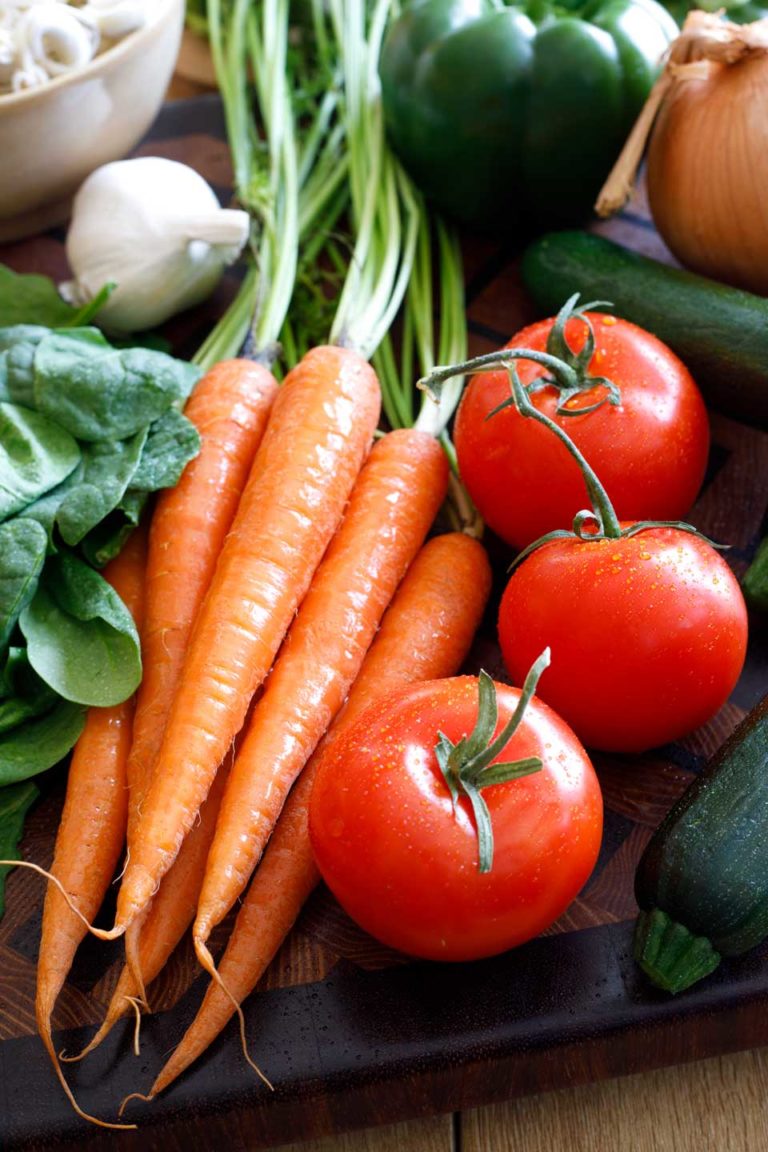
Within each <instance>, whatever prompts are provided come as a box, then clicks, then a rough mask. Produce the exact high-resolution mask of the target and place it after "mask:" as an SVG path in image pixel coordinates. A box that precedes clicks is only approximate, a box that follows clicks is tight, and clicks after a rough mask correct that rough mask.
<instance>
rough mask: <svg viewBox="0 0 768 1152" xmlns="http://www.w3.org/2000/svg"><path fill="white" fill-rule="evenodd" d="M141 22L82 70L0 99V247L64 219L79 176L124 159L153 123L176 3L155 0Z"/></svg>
mask: <svg viewBox="0 0 768 1152" xmlns="http://www.w3.org/2000/svg"><path fill="white" fill-rule="evenodd" d="M152 7H153V9H154V10H153V12H152V15H151V16H150V19H149V23H148V24H147V25H145V27H143V28H140V29H139V30H138V31H137V32H134V33H132V34H130V35H129V36H126V37H125V39H124V40H120V41H118V43H117V44H115V45H114V46H113V47H111V48H109V49H107V50H106V51H105V52H104V53H102V55H100V56H96V57H95V58H94V59H93V60H92V61H91V62H90V64H88V66H87V67H85V68H83V69H80V70H79V71H77V72H73V73H69V74H66V75H63V76H58V77H56V78H55V79H53V80H51V81H49V82H48V83H47V84H43V85H41V86H40V87H39V88H33V89H29V90H27V91H25V92H18V93H10V94H7V95H0V242H3V241H7V240H15V239H19V238H21V237H22V236H29V235H31V234H32V233H33V232H37V231H40V230H41V229H43V228H46V227H50V226H52V225H53V224H55V223H60V222H61V221H62V220H64V219H66V216H67V213H68V208H69V203H70V200H71V197H72V196H73V194H74V193H75V191H76V190H77V188H78V187H79V185H80V184H81V183H82V181H83V180H84V179H85V177H86V176H87V175H88V174H89V173H90V172H92V171H93V170H94V168H98V167H99V166H100V165H101V164H106V163H107V161H109V160H117V159H119V158H120V157H122V156H125V155H126V154H127V153H128V152H130V151H131V149H132V148H133V147H134V145H135V144H137V143H138V141H139V140H140V139H141V137H142V136H143V135H144V133H145V132H146V130H147V129H148V128H149V126H150V124H151V123H152V121H153V120H154V119H155V117H156V115H157V113H158V111H159V109H160V105H161V104H162V101H163V97H164V95H165V92H166V89H167V87H168V84H169V82H170V79H171V76H172V74H173V69H174V65H175V62H176V57H177V54H178V50H179V42H180V40H181V33H182V28H183V24H184V0H156V4H155V5H154V6H152Z"/></svg>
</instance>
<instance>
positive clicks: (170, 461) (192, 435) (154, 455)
mask: <svg viewBox="0 0 768 1152" xmlns="http://www.w3.org/2000/svg"><path fill="white" fill-rule="evenodd" d="M199 451H200V435H199V433H198V431H197V428H195V426H194V424H193V423H192V421H191V420H188V419H187V417H186V416H182V414H181V412H178V411H177V410H176V409H175V408H171V409H170V410H169V411H168V412H166V413H165V415H164V416H161V417H160V419H159V420H155V422H154V424H152V425H151V427H150V429H149V435H148V436H147V442H146V444H145V445H144V451H143V452H142V454H141V459H140V461H139V465H138V467H137V469H136V471H135V472H134V474H133V476H132V477H131V488H132V489H139V490H140V491H143V492H155V491H156V490H157V489H158V488H173V487H174V485H176V484H178V482H179V478H180V477H181V474H182V472H183V471H184V469H185V467H186V466H187V464H188V463H189V461H190V460H193V459H194V457H195V456H197V454H198V452H199Z"/></svg>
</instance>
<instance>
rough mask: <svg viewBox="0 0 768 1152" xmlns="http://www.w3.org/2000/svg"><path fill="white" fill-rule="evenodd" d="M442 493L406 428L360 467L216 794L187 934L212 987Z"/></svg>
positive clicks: (429, 452) (441, 461)
mask: <svg viewBox="0 0 768 1152" xmlns="http://www.w3.org/2000/svg"><path fill="white" fill-rule="evenodd" d="M447 489H448V464H447V461H446V458H445V453H444V452H443V449H442V448H441V447H440V444H439V443H438V441H437V440H435V439H434V438H433V437H432V436H430V435H429V434H428V433H426V432H420V431H416V430H415V429H413V428H406V429H400V430H398V431H396V432H390V433H389V434H388V435H386V436H384V437H383V438H382V439H381V440H379V441H378V442H377V443H376V444H375V445H374V447H373V449H372V451H371V454H370V456H369V457H368V460H367V461H366V463H365V464H364V466H363V469H362V471H361V473H360V475H359V477H358V479H357V482H356V484H355V487H354V489H353V491H352V496H351V498H350V501H349V506H348V508H347V512H346V514H345V516H344V519H343V521H342V523H341V526H340V527H339V529H338V531H337V533H336V535H335V536H334V538H333V540H332V541H331V544H330V546H329V548H328V551H327V552H326V554H325V557H324V558H323V561H322V563H321V564H320V567H319V568H318V569H317V572H316V573H315V576H314V578H313V580H312V583H311V585H310V588H309V591H308V592H307V595H306V596H305V598H304V601H303V602H302V605H301V607H300V609H299V612H298V615H297V616H296V619H295V620H294V622H293V624H292V625H291V628H290V631H289V632H288V635H287V637H286V639H285V642H284V644H283V647H282V648H281V650H280V653H279V655H278V658H277V661H276V663H275V665H274V668H273V669H272V671H271V673H270V675H269V678H268V679H267V681H266V684H265V688H264V694H263V695H262V697H261V699H260V700H259V702H258V704H257V705H256V708H255V709H254V711H253V714H252V717H251V720H250V722H249V725H248V728H247V731H246V733H245V736H244V739H243V743H242V746H241V747H240V749H239V751H238V754H237V756H236V758H235V763H234V767H233V769H232V773H231V775H230V778H229V782H228V784H227V788H226V791H225V793H224V800H223V802H222V806H221V812H220V814H219V819H218V823H217V826H216V835H215V837H214V840H213V844H212V845H211V850H210V854H209V857H208V864H207V866H206V870H205V880H204V882H203V889H202V892H201V894H200V902H199V905H198V910H197V917H196V919H195V925H194V930H193V935H194V941H195V949H196V952H197V956H198V959H199V960H200V963H201V964H202V965H203V967H204V968H205V969H206V970H207V971H208V972H210V973H211V975H215V968H214V965H213V960H212V958H211V955H210V953H209V951H208V949H207V947H206V941H207V940H208V937H209V936H210V933H211V931H212V930H213V928H215V926H216V925H217V924H219V923H220V922H221V921H222V920H223V919H224V917H225V916H226V914H227V912H228V911H229V909H230V908H231V907H232V905H233V904H234V903H235V901H236V900H237V898H238V897H239V896H240V895H241V893H242V891H243V889H244V888H245V887H246V885H247V883H248V880H249V879H250V876H251V873H252V872H253V869H254V868H255V867H256V864H257V863H258V860H259V857H260V856H261V853H262V852H263V850H264V846H265V844H266V842H267V840H268V838H269V836H270V833H271V832H272V829H273V827H274V825H275V821H276V820H277V817H278V815H279V813H280V809H281V808H282V806H283V803H284V801H285V797H286V796H287V794H288V792H289V790H290V787H291V785H292V784H293V782H294V780H295V779H296V777H297V775H298V774H299V772H300V771H301V769H302V768H303V767H304V764H305V763H306V762H307V760H308V759H309V756H310V755H311V754H312V752H313V751H314V749H315V747H316V745H317V743H318V741H319V740H320V738H321V737H322V735H323V734H324V733H325V732H326V731H327V729H328V726H329V724H330V723H331V721H332V720H333V717H334V716H335V714H336V712H337V711H338V709H339V708H340V707H341V705H342V703H343V702H344V698H345V696H346V695H347V693H348V691H349V688H350V686H351V684H352V682H353V681H354V679H355V676H356V675H357V673H358V671H359V669H360V665H361V664H362V661H363V658H364V656H365V653H366V651H367V649H368V647H369V646H370V643H371V641H372V640H373V638H374V635H375V633H376V629H377V628H378V625H379V621H380V620H381V617H382V614H383V613H384V610H385V609H386V607H387V605H388V604H389V602H390V600H391V599H392V596H393V595H394V592H395V589H396V588H397V585H398V584H399V583H400V581H401V579H402V578H403V576H404V574H405V571H406V569H407V568H408V565H409V564H410V563H411V561H412V560H413V558H414V556H415V555H416V553H417V552H418V550H419V548H420V547H421V545H422V544H423V542H424V539H425V537H426V535H427V532H428V531H429V529H430V527H431V525H432V522H433V520H434V518H435V516H436V515H437V512H438V510H439V508H440V505H441V504H442V502H443V500H444V499H445V495H446V492H447Z"/></svg>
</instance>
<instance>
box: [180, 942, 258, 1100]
mask: <svg viewBox="0 0 768 1152" xmlns="http://www.w3.org/2000/svg"><path fill="white" fill-rule="evenodd" d="M195 952H196V954H197V958H198V960H199V961H200V964H201V965H202V967H203V968H204V969H205V971H206V972H207V973H208V975H209V976H210V977H211V979H212V980H215V982H216V983H217V984H218V985H219V987H220V988H221V990H222V992H224V994H225V995H226V996H228V997H229V999H230V1000H231V1001H232V1003H233V1005H234V1008H235V1012H237V1019H238V1023H239V1025H240V1046H241V1048H242V1050H243V1056H244V1057H245V1061H246V1063H247V1064H249V1065H250V1067H251V1068H252V1069H253V1070H254V1072H255V1073H256V1075H257V1076H258V1077H259V1079H260V1080H261V1081H262V1083H263V1084H265V1085H266V1087H267V1088H269V1090H270V1091H274V1085H273V1084H272V1082H271V1080H268V1079H267V1077H266V1076H265V1075H264V1073H263V1072H262V1070H261V1068H259V1066H258V1064H257V1063H256V1061H255V1060H253V1059H252V1058H251V1057H250V1056H249V1055H248V1041H247V1037H246V1031H245V1014H244V1013H243V1009H242V1008H241V1006H240V1002H239V1000H238V999H237V997H236V996H235V995H234V994H233V993H232V992H230V990H229V988H228V987H227V985H226V984H225V982H224V980H223V979H222V977H221V975H220V973H219V971H218V969H217V967H216V965H215V964H214V962H213V956H212V955H211V953H210V952H209V950H208V948H207V946H206V943H205V940H203V939H201V938H200V937H199V936H197V935H196V936H195Z"/></svg>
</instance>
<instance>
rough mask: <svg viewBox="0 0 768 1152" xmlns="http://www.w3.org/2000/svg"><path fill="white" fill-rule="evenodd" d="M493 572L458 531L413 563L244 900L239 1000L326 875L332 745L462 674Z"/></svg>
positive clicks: (157, 1087) (205, 1026)
mask: <svg viewBox="0 0 768 1152" xmlns="http://www.w3.org/2000/svg"><path fill="white" fill-rule="evenodd" d="M490 583H491V573H490V565H489V563H488V558H487V556H486V553H485V550H484V549H483V547H482V545H481V544H479V543H478V542H477V541H476V540H472V539H471V538H470V537H468V536H463V535H461V534H460V533H450V534H448V535H445V536H437V537H435V538H434V539H432V540H430V541H429V542H428V543H427V544H425V546H424V547H423V548H422V550H421V552H420V553H419V555H418V556H417V557H416V559H415V560H414V562H413V564H412V565H411V567H410V569H409V570H408V573H407V574H406V576H405V578H404V580H403V582H402V584H401V585H400V587H399V588H398V590H397V593H396V594H395V597H394V599H393V601H392V604H391V606H390V608H389V609H388V611H387V612H386V614H385V615H384V618H383V620H382V624H381V629H380V631H379V633H378V635H377V636H376V639H375V640H374V642H373V644H372V645H371V647H370V649H369V651H368V654H367V656H366V658H365V661H364V662H363V665H362V668H361V670H360V674H359V676H358V677H357V679H356V680H355V683H354V685H353V687H352V690H351V691H350V694H349V697H348V699H347V703H346V704H345V706H344V708H343V709H342V710H341V711H340V712H339V713H338V715H337V717H336V720H335V722H334V724H333V726H332V727H331V729H330V731H329V733H328V735H327V736H326V738H325V740H324V741H323V742H322V743H321V744H320V746H319V747H318V749H317V751H316V752H315V754H314V755H313V757H312V759H311V760H310V761H309V763H308V764H307V766H306V768H305V769H304V771H303V772H302V774H301V776H300V777H299V779H298V781H297V782H296V785H295V786H294V788H293V790H292V792H291V793H290V795H289V797H288V800H287V801H286V804H285V807H284V808H283V811H282V814H281V816H280V819H279V820H278V822H277V825H276V827H275V831H274V833H273V835H272V839H271V840H270V842H269V844H268V845H267V849H266V851H265V853H264V857H263V859H262V861H261V864H260V865H259V867H258V869H257V871H256V873H255V875H254V878H253V882H252V884H251V886H250V888H249V890H248V893H247V895H246V896H245V899H244V901H243V905H242V907H241V909H240V912H239V914H238V917H237V920H236V922H235V926H234V928H233V931H232V935H231V937H230V940H229V943H228V945H227V948H226V951H225V953H224V955H223V957H222V959H221V963H220V965H219V972H220V975H221V978H222V980H223V981H224V983H225V984H226V987H227V989H228V991H229V993H231V994H232V995H233V996H234V997H235V999H236V1000H237V1001H242V1000H244V999H245V997H246V996H248V995H249V993H250V992H252V991H253V989H254V988H255V987H256V984H257V983H258V981H259V979H260V978H261V976H262V975H263V973H264V971H265V970H266V968H267V966H268V965H269V963H270V961H271V960H272V958H273V956H274V955H275V953H276V952H277V950H278V948H279V947H280V945H281V944H282V943H283V941H284V939H285V937H286V936H287V935H288V932H289V931H290V929H291V927H292V926H293V924H294V922H295V920H296V917H297V916H298V914H299V912H300V911H301V908H302V906H303V904H304V902H305V901H306V899H307V897H308V896H309V894H310V893H311V892H312V890H313V889H314V888H315V886H316V885H317V883H318V882H319V879H320V875H319V873H318V871H317V867H316V865H315V863H314V859H313V857H312V851H311V848H310V842H309V830H308V825H307V809H308V804H309V797H310V793H311V790H312V783H313V781H314V777H315V773H316V771H317V767H318V765H319V764H320V763H321V762H322V758H323V755H324V753H325V751H326V750H327V748H328V747H329V746H330V745H331V744H332V743H334V742H335V741H336V740H337V739H339V738H340V737H341V736H342V735H343V733H344V731H345V730H346V729H347V728H348V726H349V725H351V724H352V723H353V722H354V721H355V720H356V719H357V718H358V716H359V715H360V714H361V713H362V712H363V711H364V710H365V708H367V707H368V706H369V705H371V704H373V703H374V702H375V701H377V700H378V699H380V698H381V697H382V696H383V695H384V694H385V693H387V692H390V691H392V690H394V689H396V688H398V687H401V686H403V685H405V684H408V683H412V682H415V681H418V680H431V679H435V678H438V677H441V676H451V675H453V674H454V673H455V672H456V671H458V669H459V668H460V666H461V664H462V663H463V661H464V658H465V656H466V654H467V652H468V650H469V647H470V644H471V642H472V638H473V636H474V634H475V631H476V630H477V627H478V625H479V623H480V620H481V617H482V614H483V609H484V607H485V603H486V600H487V598H488V594H489V591H490ZM235 1011H236V1008H235V1005H234V1003H233V1001H232V999H231V997H230V995H228V993H227V992H226V991H224V990H223V988H222V987H221V986H220V985H219V984H218V983H216V982H211V984H210V985H209V986H208V990H207V992H206V995H205V999H204V1001H203V1003H202V1005H201V1007H200V1010H199V1011H198V1013H197V1016H196V1017H195V1019H194V1021H193V1022H192V1024H191V1025H190V1027H189V1028H188V1030H187V1032H186V1034H185V1035H184V1037H183V1038H182V1040H181V1043H180V1044H179V1046H178V1047H177V1048H176V1050H175V1052H174V1053H173V1055H172V1056H171V1057H170V1059H169V1060H168V1062H167V1063H166V1065H165V1067H164V1068H163V1069H162V1071H161V1072H160V1074H159V1076H158V1077H157V1079H156V1080H155V1082H154V1084H153V1086H152V1089H151V1092H150V1096H151V1097H152V1096H155V1095H157V1093H158V1092H162V1091H163V1090H164V1089H165V1088H167V1087H168V1085H169V1084H171V1083H172V1082H173V1081H174V1080H175V1079H176V1078H177V1077H178V1076H179V1075H181V1073H182V1072H183V1071H184V1070H185V1069H186V1068H188V1067H189V1066H190V1064H192V1063H193V1062H194V1061H195V1060H196V1059H197V1058H198V1057H199V1056H200V1055H201V1054H202V1053H203V1052H204V1051H205V1050H206V1048H208V1046H209V1045H210V1044H211V1043H212V1042H213V1041H214V1039H215V1038H216V1036H218V1034H219V1033H220V1032H221V1030H222V1029H223V1028H224V1026H225V1025H226V1023H227V1022H228V1021H229V1020H230V1018H231V1017H232V1016H233V1015H234V1013H235Z"/></svg>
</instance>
